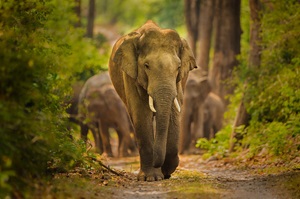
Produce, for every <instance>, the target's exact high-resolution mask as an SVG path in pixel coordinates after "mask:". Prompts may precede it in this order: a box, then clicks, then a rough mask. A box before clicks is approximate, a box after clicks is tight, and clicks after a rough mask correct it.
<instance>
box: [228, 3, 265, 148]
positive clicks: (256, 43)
mask: <svg viewBox="0 0 300 199" xmlns="http://www.w3.org/2000/svg"><path fill="white" fill-rule="evenodd" d="M249 7H250V17H251V24H250V52H249V58H248V68H249V69H250V70H251V69H252V70H255V68H257V67H259V66H260V59H261V58H260V57H261V36H260V32H261V19H260V18H261V16H260V12H261V9H262V5H261V2H260V0H250V1H249ZM246 87H247V80H246V82H245V83H244V88H246ZM249 120H250V115H249V113H248V112H247V110H246V107H245V102H244V96H243V98H242V101H241V103H240V105H239V107H238V111H237V115H236V117H235V120H234V124H233V131H232V133H231V139H230V151H233V150H234V146H235V145H234V141H233V138H236V139H238V140H240V139H241V135H239V134H238V133H237V132H236V128H237V127H239V126H241V125H244V126H248V125H249Z"/></svg>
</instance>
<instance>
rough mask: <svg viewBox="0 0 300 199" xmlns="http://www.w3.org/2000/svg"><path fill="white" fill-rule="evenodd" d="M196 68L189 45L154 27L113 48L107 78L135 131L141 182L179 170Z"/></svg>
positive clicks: (125, 37) (169, 32)
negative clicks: (182, 125)
mask: <svg viewBox="0 0 300 199" xmlns="http://www.w3.org/2000/svg"><path fill="white" fill-rule="evenodd" d="M195 67H196V63H195V59H194V56H193V53H192V51H191V50H190V48H189V46H188V44H187V42H186V41H185V40H184V39H181V38H180V36H179V35H178V34H177V33H176V32H175V31H173V30H170V29H161V28H159V27H158V26H157V25H156V24H155V23H153V22H152V21H148V22H147V23H146V24H144V25H143V26H142V27H140V28H139V29H137V30H136V31H134V32H132V33H130V34H128V35H125V36H123V37H121V38H120V39H119V40H118V41H117V42H116V44H115V45H114V48H113V51H112V54H111V58H110V63H109V72H110V76H111V79H112V82H113V85H114V86H115V88H116V91H117V92H118V94H119V95H120V97H121V99H122V100H123V102H124V103H125V104H126V106H127V109H128V112H129V114H130V117H131V119H132V121H133V125H134V128H135V132H136V139H137V143H138V148H139V152H140V166H141V168H140V172H139V174H138V180H141V181H155V180H162V179H164V178H170V176H171V174H172V173H173V172H174V171H175V169H176V167H177V166H178V164H179V158H178V140H179V111H180V106H181V104H182V102H183V85H184V84H185V81H186V78H187V75H188V72H189V71H190V70H192V69H194V68H195ZM152 100H153V103H152ZM174 101H177V102H178V104H177V105H175V102H174ZM177 102H176V103H177ZM150 107H151V108H150ZM176 107H177V108H176ZM154 116H155V121H156V122H155V123H153V119H154Z"/></svg>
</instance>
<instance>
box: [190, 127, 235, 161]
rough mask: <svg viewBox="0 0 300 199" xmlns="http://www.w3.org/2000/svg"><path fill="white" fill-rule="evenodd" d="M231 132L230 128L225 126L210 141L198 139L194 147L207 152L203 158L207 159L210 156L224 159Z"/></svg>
mask: <svg viewBox="0 0 300 199" xmlns="http://www.w3.org/2000/svg"><path fill="white" fill-rule="evenodd" d="M231 131H232V126H231V125H227V126H226V127H224V128H223V129H222V130H221V131H219V132H217V133H216V136H215V137H214V138H212V139H210V140H207V139H206V138H200V139H198V140H197V143H196V147H199V148H201V149H206V150H207V152H206V153H205V154H204V155H203V158H208V157H210V156H212V155H215V156H217V157H219V158H222V157H225V156H226V155H227V154H228V149H229V139H230V134H231Z"/></svg>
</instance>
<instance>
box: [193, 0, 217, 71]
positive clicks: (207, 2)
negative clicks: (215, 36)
mask: <svg viewBox="0 0 300 199" xmlns="http://www.w3.org/2000/svg"><path fill="white" fill-rule="evenodd" d="M214 8H215V0H202V1H201V6H200V15H199V17H200V19H199V35H198V40H199V45H198V46H199V50H198V52H197V54H196V59H197V64H198V66H199V67H201V68H202V69H203V70H205V71H208V64H209V52H210V46H211V38H212V29H213V18H214Z"/></svg>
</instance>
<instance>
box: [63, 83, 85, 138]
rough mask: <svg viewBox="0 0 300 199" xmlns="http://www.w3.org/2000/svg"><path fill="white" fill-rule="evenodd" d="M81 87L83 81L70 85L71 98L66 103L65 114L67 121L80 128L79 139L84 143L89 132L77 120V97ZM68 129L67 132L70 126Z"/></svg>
mask: <svg viewBox="0 0 300 199" xmlns="http://www.w3.org/2000/svg"><path fill="white" fill-rule="evenodd" d="M83 85H84V82H83V81H77V82H75V83H74V84H73V85H72V96H71V99H70V100H68V101H67V102H66V104H68V107H67V109H66V112H67V113H68V114H69V121H70V122H72V123H75V124H77V125H79V126H80V129H81V138H82V139H83V140H84V141H86V140H87V137H86V135H87V133H88V130H89V129H88V126H87V125H86V124H84V123H83V122H81V121H80V120H79V119H78V118H77V115H78V101H79V95H80V91H81V89H82V87H83ZM68 129H69V130H70V129H71V124H69V125H68ZM84 135H85V136H84Z"/></svg>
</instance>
